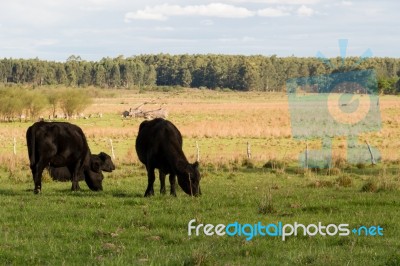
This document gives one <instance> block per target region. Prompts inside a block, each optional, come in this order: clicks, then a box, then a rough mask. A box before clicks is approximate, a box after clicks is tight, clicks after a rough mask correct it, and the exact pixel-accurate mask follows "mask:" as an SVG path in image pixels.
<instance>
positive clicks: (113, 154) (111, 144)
mask: <svg viewBox="0 0 400 266" xmlns="http://www.w3.org/2000/svg"><path fill="white" fill-rule="evenodd" d="M110 146H111V156H112V158H113V160H115V153H114V146H113V141H112V139H110Z"/></svg>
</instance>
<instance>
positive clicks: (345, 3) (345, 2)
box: [342, 1, 353, 6]
mask: <svg viewBox="0 0 400 266" xmlns="http://www.w3.org/2000/svg"><path fill="white" fill-rule="evenodd" d="M342 5H344V6H352V5H353V2H351V1H342Z"/></svg>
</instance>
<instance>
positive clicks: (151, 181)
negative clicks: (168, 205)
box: [144, 167, 156, 197]
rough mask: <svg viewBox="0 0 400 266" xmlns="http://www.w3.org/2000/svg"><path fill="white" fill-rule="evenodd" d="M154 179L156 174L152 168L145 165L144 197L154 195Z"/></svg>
mask: <svg viewBox="0 0 400 266" xmlns="http://www.w3.org/2000/svg"><path fill="white" fill-rule="evenodd" d="M155 180H156V176H155V175H154V168H153V167H147V182H148V183H147V189H146V192H145V193H144V196H145V197H150V196H153V195H154V187H153V185H154V181H155Z"/></svg>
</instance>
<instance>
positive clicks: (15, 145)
mask: <svg viewBox="0 0 400 266" xmlns="http://www.w3.org/2000/svg"><path fill="white" fill-rule="evenodd" d="M13 152H14V155H17V140H16V139H15V137H14V140H13Z"/></svg>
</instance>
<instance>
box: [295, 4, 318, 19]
mask: <svg viewBox="0 0 400 266" xmlns="http://www.w3.org/2000/svg"><path fill="white" fill-rule="evenodd" d="M314 13H315V11H314V9H312V8H310V7H307V6H305V5H302V6H301V7H299V9H297V15H299V16H301V17H310V16H312V15H314Z"/></svg>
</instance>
